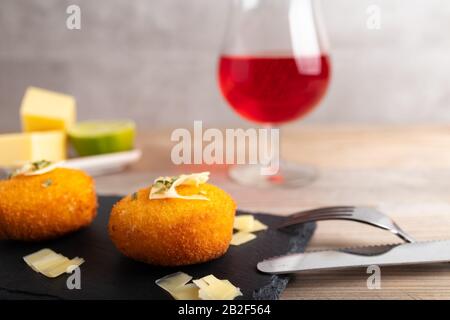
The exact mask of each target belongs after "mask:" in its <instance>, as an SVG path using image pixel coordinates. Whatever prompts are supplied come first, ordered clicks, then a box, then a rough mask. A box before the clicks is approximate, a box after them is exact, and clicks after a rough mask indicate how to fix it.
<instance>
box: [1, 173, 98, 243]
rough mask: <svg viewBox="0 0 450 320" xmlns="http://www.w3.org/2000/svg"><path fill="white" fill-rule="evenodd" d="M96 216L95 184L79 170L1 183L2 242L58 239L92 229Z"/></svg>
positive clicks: (12, 179)
mask: <svg viewBox="0 0 450 320" xmlns="http://www.w3.org/2000/svg"><path fill="white" fill-rule="evenodd" d="M96 212H97V197H96V194H95V187H94V181H93V179H92V178H91V177H89V176H88V175H87V174H85V173H84V172H82V171H79V170H73V169H65V168H57V169H54V170H52V171H50V172H48V173H45V174H41V175H33V176H16V177H13V178H11V179H9V180H3V181H0V240H1V239H10V240H22V241H40V240H47V239H53V238H57V237H59V236H62V235H64V234H67V233H69V232H72V231H75V230H78V229H80V228H82V227H85V226H87V225H89V224H90V223H91V222H92V220H93V219H94V217H95V215H96Z"/></svg>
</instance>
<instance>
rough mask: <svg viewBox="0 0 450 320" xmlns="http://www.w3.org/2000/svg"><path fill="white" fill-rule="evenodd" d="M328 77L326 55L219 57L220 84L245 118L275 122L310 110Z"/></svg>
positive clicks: (295, 117)
mask: <svg viewBox="0 0 450 320" xmlns="http://www.w3.org/2000/svg"><path fill="white" fill-rule="evenodd" d="M329 79H330V62H329V58H328V56H327V55H320V56H315V57H294V56H288V55H286V56H281V55H280V56H269V55H268V56H237V55H236V56H234V55H223V56H221V57H220V61H219V84H220V88H221V91H222V93H223V95H224V97H225V98H226V100H227V101H228V103H229V104H230V105H231V106H232V107H233V109H234V110H236V111H237V112H238V113H239V114H240V115H241V116H243V117H245V118H246V119H248V120H251V121H255V122H259V123H267V124H278V123H284V122H288V121H292V120H295V119H297V118H299V117H302V116H304V115H305V114H307V113H308V112H309V111H311V110H312V109H313V108H314V107H315V106H317V105H318V102H319V101H320V100H321V99H322V97H323V96H324V95H325V92H326V90H327V87H328V83H329Z"/></svg>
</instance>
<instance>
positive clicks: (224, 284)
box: [156, 272, 242, 300]
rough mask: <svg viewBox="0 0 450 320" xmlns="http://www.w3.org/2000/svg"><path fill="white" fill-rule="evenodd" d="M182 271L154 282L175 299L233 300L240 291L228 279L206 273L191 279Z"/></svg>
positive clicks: (239, 294) (240, 293)
mask: <svg viewBox="0 0 450 320" xmlns="http://www.w3.org/2000/svg"><path fill="white" fill-rule="evenodd" d="M190 280H192V277H191V276H190V275H188V274H186V273H183V272H177V273H173V274H170V275H168V276H165V277H163V278H161V279H159V280H156V284H157V285H158V286H160V287H161V288H163V289H164V290H166V291H167V292H169V293H170V295H172V297H174V298H175V299H176V300H200V299H201V300H233V299H234V298H236V297H237V296H241V295H242V292H241V291H240V289H239V288H237V287H235V286H234V285H233V284H232V283H231V282H230V281H228V280H220V279H217V278H216V277H215V276H213V275H208V276H206V277H203V278H201V279H196V280H193V281H192V283H188V282H189V281H190Z"/></svg>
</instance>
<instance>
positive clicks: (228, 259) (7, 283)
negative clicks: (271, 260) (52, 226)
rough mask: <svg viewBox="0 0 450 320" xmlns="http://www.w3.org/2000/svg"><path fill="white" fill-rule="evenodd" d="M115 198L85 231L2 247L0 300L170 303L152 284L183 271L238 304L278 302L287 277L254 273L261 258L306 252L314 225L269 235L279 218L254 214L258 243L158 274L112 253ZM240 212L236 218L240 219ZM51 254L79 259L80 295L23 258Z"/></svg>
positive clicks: (5, 243) (157, 270)
mask: <svg viewBox="0 0 450 320" xmlns="http://www.w3.org/2000/svg"><path fill="white" fill-rule="evenodd" d="M119 199H120V198H119V197H100V199H99V204H100V205H99V212H98V216H97V218H96V219H95V221H94V223H93V224H92V225H91V226H90V227H89V228H86V229H83V230H81V231H78V232H76V233H73V234H71V235H68V236H66V237H63V238H61V239H57V240H53V241H49V242H44V243H42V242H41V243H22V242H11V241H1V242H0V299H172V298H171V297H170V296H169V295H168V294H167V293H166V292H165V291H163V290H162V289H161V288H159V287H158V286H156V285H155V280H156V279H159V278H161V277H163V276H165V275H168V274H170V273H173V272H177V271H183V272H186V273H188V274H190V275H192V276H193V277H194V278H200V277H203V276H206V275H208V274H214V275H215V276H216V277H218V278H221V279H228V280H230V281H231V282H232V283H233V284H235V285H236V286H238V287H240V288H241V291H242V292H243V294H244V296H243V297H240V299H278V297H279V295H280V293H281V292H282V291H283V290H284V288H285V286H286V284H287V282H288V280H289V278H288V276H271V275H266V274H263V273H260V272H258V271H257V270H256V264H257V262H259V261H261V260H262V259H263V258H266V257H271V256H274V255H280V254H283V253H287V252H301V251H304V248H305V246H306V244H307V243H308V241H309V239H310V238H311V236H312V234H313V233H314V229H315V224H314V223H310V224H304V225H301V226H298V227H295V228H292V229H290V230H287V231H278V230H275V229H273V230H272V229H270V226H274V225H276V224H277V222H279V221H280V219H282V218H280V217H276V216H273V215H267V214H256V217H257V218H258V219H259V220H260V221H262V222H263V223H265V224H267V225H268V226H269V230H267V231H263V232H259V233H258V237H257V239H255V240H253V241H251V242H248V243H246V244H244V245H241V246H237V247H236V246H231V247H230V249H229V250H228V252H227V253H226V254H225V255H224V256H223V257H221V258H219V259H217V260H214V261H211V262H208V263H204V264H199V265H194V266H187V267H176V268H161V267H153V266H150V265H147V264H144V263H140V262H136V261H133V260H131V259H129V258H126V257H124V256H122V255H121V254H120V252H119V251H117V250H116V248H115V247H114V245H113V244H112V242H111V241H110V239H109V237H108V233H107V224H108V219H109V213H110V210H111V207H112V205H113V204H114V203H115V202H116V201H118V200H119ZM242 213H244V212H240V211H239V212H238V214H242ZM46 247H47V248H51V249H53V250H54V251H56V252H58V253H61V254H63V255H65V256H67V257H69V258H73V257H75V256H79V257H83V258H84V259H85V260H86V262H85V264H84V265H83V266H82V267H81V290H76V289H74V290H69V289H67V286H66V280H67V278H68V276H69V275H62V276H60V277H58V278H56V279H48V278H46V277H44V276H42V275H40V274H38V273H36V272H34V271H32V270H31V269H30V268H29V267H28V266H27V265H26V264H25V262H23V260H22V257H23V256H25V255H27V254H30V253H33V252H35V251H37V250H40V249H42V248H46Z"/></svg>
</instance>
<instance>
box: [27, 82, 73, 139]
mask: <svg viewBox="0 0 450 320" xmlns="http://www.w3.org/2000/svg"><path fill="white" fill-rule="evenodd" d="M20 114H21V117H22V128H23V131H25V132H30V131H48V130H63V131H66V130H67V129H68V128H69V127H70V126H71V125H73V124H74V123H75V121H76V105H75V99H74V97H72V96H69V95H65V94H61V93H57V92H53V91H49V90H44V89H40V88H35V87H29V88H28V89H27V91H26V93H25V96H24V97H23V100H22V106H21V108H20Z"/></svg>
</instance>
